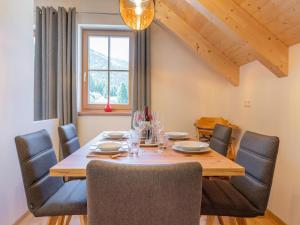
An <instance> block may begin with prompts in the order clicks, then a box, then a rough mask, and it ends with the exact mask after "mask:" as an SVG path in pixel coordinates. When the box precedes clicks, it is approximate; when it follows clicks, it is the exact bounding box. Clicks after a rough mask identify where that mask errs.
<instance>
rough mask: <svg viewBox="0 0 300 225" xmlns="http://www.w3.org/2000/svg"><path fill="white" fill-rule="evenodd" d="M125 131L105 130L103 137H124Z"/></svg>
mask: <svg viewBox="0 0 300 225" xmlns="http://www.w3.org/2000/svg"><path fill="white" fill-rule="evenodd" d="M126 134H127V132H126V131H106V132H104V137H106V138H111V139H122V138H125V137H126Z"/></svg>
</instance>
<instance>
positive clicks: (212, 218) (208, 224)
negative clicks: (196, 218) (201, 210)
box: [206, 216, 216, 225]
mask: <svg viewBox="0 0 300 225" xmlns="http://www.w3.org/2000/svg"><path fill="white" fill-rule="evenodd" d="M215 220H216V216H207V218H206V225H214V224H215Z"/></svg>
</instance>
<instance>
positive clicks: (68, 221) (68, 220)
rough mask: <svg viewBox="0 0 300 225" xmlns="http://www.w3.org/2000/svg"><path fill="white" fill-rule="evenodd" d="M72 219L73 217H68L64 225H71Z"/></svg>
mask: <svg viewBox="0 0 300 225" xmlns="http://www.w3.org/2000/svg"><path fill="white" fill-rule="evenodd" d="M71 218H72V216H66V217H65V223H64V225H69V224H70V221H71Z"/></svg>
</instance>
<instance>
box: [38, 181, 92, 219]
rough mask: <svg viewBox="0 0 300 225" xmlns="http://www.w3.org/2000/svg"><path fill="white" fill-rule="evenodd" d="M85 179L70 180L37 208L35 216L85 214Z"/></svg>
mask: <svg viewBox="0 0 300 225" xmlns="http://www.w3.org/2000/svg"><path fill="white" fill-rule="evenodd" d="M86 214H87V201H86V180H72V181H69V182H66V183H64V185H63V186H62V187H61V188H60V189H59V190H58V191H57V192H56V193H55V194H54V195H52V196H51V197H50V198H49V199H48V200H47V201H46V203H45V204H44V205H43V206H42V207H41V208H39V209H38V210H37V212H36V216H39V217H41V216H62V215H86Z"/></svg>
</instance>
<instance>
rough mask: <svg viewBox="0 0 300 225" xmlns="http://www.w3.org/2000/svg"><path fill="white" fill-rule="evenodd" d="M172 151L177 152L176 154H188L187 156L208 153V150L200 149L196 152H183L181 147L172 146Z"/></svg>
mask: <svg viewBox="0 0 300 225" xmlns="http://www.w3.org/2000/svg"><path fill="white" fill-rule="evenodd" d="M172 149H173V150H175V151H178V152H182V153H188V154H200V153H205V152H209V151H210V148H208V147H207V148H201V149H198V150H185V149H182V148H181V147H178V146H175V145H173V147H172Z"/></svg>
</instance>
